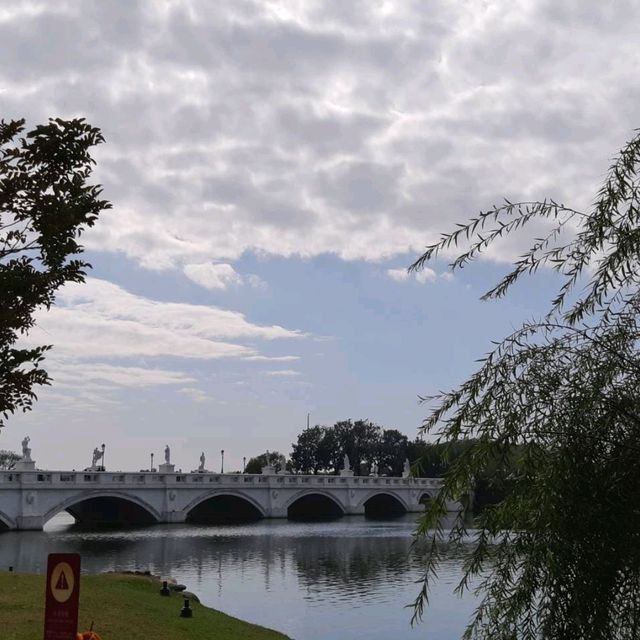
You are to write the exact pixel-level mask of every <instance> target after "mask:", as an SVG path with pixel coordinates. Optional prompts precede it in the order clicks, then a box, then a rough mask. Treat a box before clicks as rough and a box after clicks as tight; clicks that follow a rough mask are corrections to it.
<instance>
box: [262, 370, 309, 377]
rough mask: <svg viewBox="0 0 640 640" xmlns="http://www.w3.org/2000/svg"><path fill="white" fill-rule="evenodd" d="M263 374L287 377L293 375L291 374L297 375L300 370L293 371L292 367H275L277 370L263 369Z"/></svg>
mask: <svg viewBox="0 0 640 640" xmlns="http://www.w3.org/2000/svg"><path fill="white" fill-rule="evenodd" d="M264 375H266V376H276V377H283V378H284V377H287V378H289V377H293V376H299V375H300V372H299V371H295V370H294V369H277V370H274V371H265V372H264Z"/></svg>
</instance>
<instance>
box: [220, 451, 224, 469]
mask: <svg viewBox="0 0 640 640" xmlns="http://www.w3.org/2000/svg"><path fill="white" fill-rule="evenodd" d="M220 459H221V462H220V473H224V449H220Z"/></svg>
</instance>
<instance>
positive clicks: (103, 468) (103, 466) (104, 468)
mask: <svg viewBox="0 0 640 640" xmlns="http://www.w3.org/2000/svg"><path fill="white" fill-rule="evenodd" d="M100 446H101V447H102V470H103V471H106V470H107V467H105V464H104V442H103V443H102V445H100Z"/></svg>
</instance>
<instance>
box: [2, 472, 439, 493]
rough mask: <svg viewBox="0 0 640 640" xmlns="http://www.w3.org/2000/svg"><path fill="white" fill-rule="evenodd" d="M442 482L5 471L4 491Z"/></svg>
mask: <svg viewBox="0 0 640 640" xmlns="http://www.w3.org/2000/svg"><path fill="white" fill-rule="evenodd" d="M441 483H442V480H441V479H440V478H394V477H386V476H347V477H344V476H329V475H289V474H274V475H261V474H237V473H236V474H219V473H180V472H178V473H158V472H150V471H141V472H137V473H136V472H130V471H46V470H35V471H2V472H0V489H3V488H5V489H9V488H14V487H16V486H19V485H26V484H28V485H38V486H41V487H43V488H44V487H57V488H60V487H70V486H74V487H76V486H82V487H90V486H100V487H105V486H109V487H112V488H113V487H122V486H127V487H131V486H134V487H141V486H144V487H162V486H165V485H172V486H175V485H178V486H183V487H188V486H193V485H198V486H202V485H207V486H210V485H224V486H246V485H247V484H249V485H261V484H263V485H264V484H266V485H269V486H270V485H292V484H294V485H304V486H309V485H311V486H313V485H315V486H318V485H324V486H326V485H331V486H334V487H336V486H337V487H340V486H347V487H364V486H390V487H402V486H407V485H409V486H413V487H416V486H419V487H425V488H437V487H439V486H440V485H441Z"/></svg>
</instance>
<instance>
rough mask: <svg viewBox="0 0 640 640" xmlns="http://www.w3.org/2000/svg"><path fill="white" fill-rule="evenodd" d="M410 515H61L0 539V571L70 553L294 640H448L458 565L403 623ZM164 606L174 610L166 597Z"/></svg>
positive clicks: (459, 606)
mask: <svg viewBox="0 0 640 640" xmlns="http://www.w3.org/2000/svg"><path fill="white" fill-rule="evenodd" d="M414 523H415V515H407V516H403V517H400V518H397V519H394V520H389V521H375V520H368V519H365V518H364V517H362V516H347V517H344V518H342V519H340V520H335V521H332V522H314V523H300V522H289V521H286V520H263V521H260V522H256V523H251V524H243V525H238V526H194V525H156V526H153V527H148V528H141V529H133V530H132V529H128V530H101V531H86V530H80V529H78V528H76V527H74V526H73V524H72V519H71V517H70V516H67V515H66V514H64V515H61V516H57V517H56V518H54V519H53V520H52V521H51V522H50V524H49V525H48V526H47V528H46V530H45V531H44V532H8V533H3V534H1V535H0V566H1V567H2V568H3V569H4V568H7V567H8V566H13V567H14V568H15V570H17V571H22V572H44V571H45V570H46V556H47V554H48V553H51V552H76V553H80V554H81V556H82V568H83V571H85V572H89V573H99V572H103V571H119V570H128V571H131V570H142V571H144V570H149V571H151V572H152V573H153V574H157V575H162V576H171V577H174V578H175V579H176V580H178V582H182V583H184V584H186V585H187V587H188V588H189V590H191V591H193V592H194V593H196V594H197V595H198V597H199V598H200V599H201V601H202V602H203V603H204V604H206V605H208V606H210V607H214V608H216V609H219V610H221V611H224V612H225V613H228V614H230V615H233V616H236V617H238V618H242V619H244V620H248V621H250V622H255V623H258V624H261V625H264V626H267V627H271V628H274V629H277V630H279V631H282V632H283V633H286V634H287V635H289V636H290V637H291V638H294V639H295V640H348V639H352V638H353V639H355V638H367V639H370V640H390V639H393V640H413V639H416V638H424V637H428V638H434V639H437V640H454V639H457V638H459V637H460V635H461V633H462V631H463V629H464V626H465V623H466V621H467V619H468V617H469V615H470V614H471V613H472V610H473V606H474V599H473V597H472V596H465V597H464V598H463V599H459V598H458V597H456V596H454V595H453V593H452V591H453V587H454V586H455V584H456V583H457V580H458V579H459V576H460V566H461V561H460V558H458V557H455V556H451V557H449V558H447V560H446V562H445V564H444V565H443V566H442V568H441V571H440V574H439V575H440V580H439V582H438V583H437V585H436V586H435V588H434V589H433V592H432V602H431V606H430V608H429V610H428V611H427V613H426V615H425V618H424V620H423V622H422V623H420V624H418V625H416V626H414V627H413V628H412V627H411V626H410V618H411V610H410V609H407V608H405V605H407V604H409V603H411V602H412V601H413V600H414V599H415V596H416V595H417V593H418V589H419V585H417V584H415V583H414V582H415V581H416V580H419V579H420V576H421V573H422V571H421V561H420V557H419V554H418V553H416V552H415V551H412V550H411V542H412V532H413V529H414ZM176 606H178V603H177V600H176Z"/></svg>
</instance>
